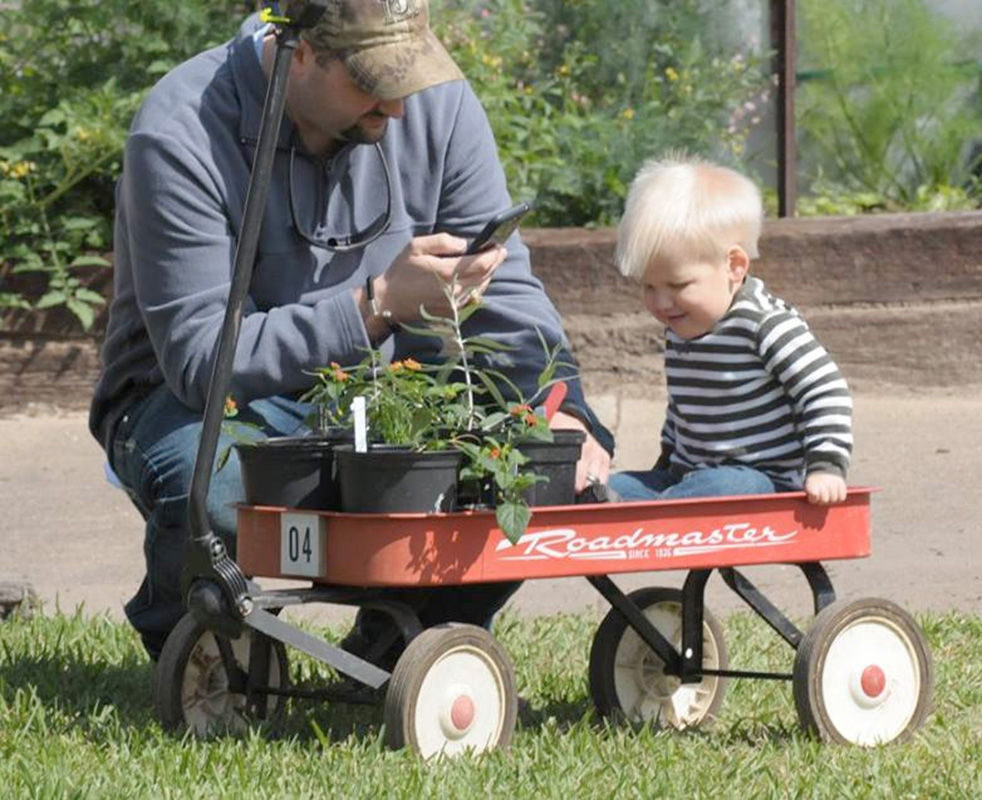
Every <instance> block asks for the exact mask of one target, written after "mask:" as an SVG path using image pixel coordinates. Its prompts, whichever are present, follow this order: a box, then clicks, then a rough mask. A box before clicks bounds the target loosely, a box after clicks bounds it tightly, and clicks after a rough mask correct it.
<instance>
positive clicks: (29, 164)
mask: <svg viewBox="0 0 982 800" xmlns="http://www.w3.org/2000/svg"><path fill="white" fill-rule="evenodd" d="M37 168H38V165H37V164H35V163H34V162H33V161H18V162H17V163H16V164H14V165H13V166H12V167H9V169H8V170H7V174H8V175H10V176H11V177H14V178H25V177H27V176H28V175H30V174H31V173H32V172H35V171H36V170H37Z"/></svg>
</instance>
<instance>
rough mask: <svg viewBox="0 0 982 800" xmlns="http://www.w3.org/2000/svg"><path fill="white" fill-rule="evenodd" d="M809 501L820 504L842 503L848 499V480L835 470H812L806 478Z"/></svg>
mask: <svg viewBox="0 0 982 800" xmlns="http://www.w3.org/2000/svg"><path fill="white" fill-rule="evenodd" d="M805 492H806V493H807V494H808V502H809V503H815V504H816V505H820V506H828V505H832V504H833V503H841V502H842V501H843V500H845V499H846V482H845V479H844V478H843V477H842V476H841V475H836V474H835V473H833V472H812V473H811V474H810V475H808V477H806V478H805Z"/></svg>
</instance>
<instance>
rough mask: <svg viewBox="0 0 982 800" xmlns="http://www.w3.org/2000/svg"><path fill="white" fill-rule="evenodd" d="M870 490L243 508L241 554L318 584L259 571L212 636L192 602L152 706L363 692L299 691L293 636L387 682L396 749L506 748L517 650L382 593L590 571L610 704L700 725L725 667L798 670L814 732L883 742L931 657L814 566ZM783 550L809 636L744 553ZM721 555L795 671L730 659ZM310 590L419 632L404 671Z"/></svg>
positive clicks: (920, 691) (203, 706)
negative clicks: (336, 508)
mask: <svg viewBox="0 0 982 800" xmlns="http://www.w3.org/2000/svg"><path fill="white" fill-rule="evenodd" d="M871 491H872V490H870V489H867V488H853V489H851V490H850V491H849V495H848V498H847V500H846V501H845V502H844V503H842V504H839V505H834V506H814V505H810V504H809V503H808V502H807V501H806V500H805V499H804V495H803V494H802V493H787V494H777V495H766V496H765V495H761V496H748V497H729V498H702V499H697V500H672V501H651V502H634V503H618V504H609V503H608V504H591V505H575V506H556V507H545V508H536V509H534V513H533V516H532V520H531V523H530V524H529V526H528V529H527V531H526V533H525V534H524V536H522V538H521V539H520V540H519V541H518V542H517V543H515V544H511V543H510V542H509V541H508V540H507V539H506V538H505V537H504V535H503V534H502V532H501V531H500V530H499V529H498V528H497V527H496V525H495V518H494V513H493V511H464V512H458V513H450V514H389V515H380V514H349V513H337V512H328V511H310V510H300V509H287V508H273V507H264V506H240V507H239V512H238V517H239V518H238V555H237V561H238V564H239V565H240V566H241V568H242V570H243V571H244V572H245V573H246V574H249V575H254V576H256V575H259V576H265V577H284V578H302V579H307V580H309V581H310V587H309V588H306V589H299V590H297V589H292V590H279V591H267V592H263V591H259V590H258V587H252V588H253V591H252V592H251V593H250V607H248V608H245V609H242V611H243V613H244V620H245V622H246V624H247V627H243V628H242V630H241V631H238V632H237V633H238V635H229V636H228V637H225V636H222V635H221V634H217V635H216V634H214V633H212V632H210V631H208V630H207V629H205V628H204V627H202V626H201V625H200V624H198V623H197V622H196V621H195V618H194V617H192V616H191V615H188V617H187V618H185V620H184V621H182V623H181V625H180V626H179V628H178V629H176V630H175V633H174V634H172V636H171V637H170V638H169V639H168V644H167V647H166V648H165V651H164V653H163V654H162V657H161V661H160V664H159V665H158V668H157V672H156V684H155V698H156V705H157V709H158V712H159V713H160V716H161V718H162V719H163V720H164V721H165V722H167V723H169V724H174V725H178V724H181V725H187V726H189V727H191V728H192V729H193V730H195V731H196V732H198V733H206V732H207V731H208V730H210V729H212V728H214V727H215V726H216V725H218V726H228V725H233V726H235V725H239V724H241V723H243V722H244V720H245V719H246V718H248V717H249V716H252V717H260V718H262V717H264V716H267V715H269V714H273V713H275V712H276V711H277V710H278V709H279V708H280V707H281V705H282V700H283V698H284V697H287V696H291V695H295V696H303V697H322V698H328V699H349V700H350V699H358V697H357V696H355V697H352V696H351V695H349V696H347V697H339V696H338V693H337V691H336V690H332V689H331V688H325V689H322V690H320V691H317V690H311V689H309V688H306V689H297V688H291V687H290V686H289V685H288V681H287V661H286V650H285V648H284V646H283V642H286V643H287V644H289V645H291V646H294V647H297V648H299V649H301V650H303V651H304V652H307V653H308V654H310V655H312V656H314V657H316V658H318V659H320V660H322V661H325V662H327V663H329V664H331V665H332V666H333V667H335V668H336V669H337V670H338V671H340V672H341V673H343V674H345V675H348V676H350V677H351V678H353V679H354V683H355V684H356V685H358V684H360V685H363V686H365V687H369V689H380V688H381V687H383V686H386V692H385V697H384V702H385V715H384V718H385V723H386V731H387V736H388V739H389V742H390V743H391V744H393V745H396V746H401V745H407V746H410V747H412V748H414V749H416V750H417V751H419V752H420V753H421V754H423V755H424V756H431V755H434V754H437V753H451V754H452V753H456V752H460V751H463V750H476V751H480V750H485V749H489V748H493V747H498V746H502V745H505V744H507V743H508V741H509V740H510V738H511V735H512V732H513V730H514V726H515V720H516V715H517V693H516V690H515V679H514V671H513V668H512V665H511V663H510V661H509V659H508V657H507V654H505V653H504V651H503V650H502V648H501V647H500V646H499V645H498V644H497V642H495V640H494V639H493V637H492V636H491V635H490V634H489V633H488V632H487V631H486V630H484V629H483V628H479V627H476V626H472V625H456V624H450V625H443V626H438V627H436V628H430V629H428V630H425V631H423V630H421V626H420V623H419V620H418V618H416V616H415V614H414V612H413V610H412V609H411V608H410V607H408V606H405V605H402V604H400V603H397V602H393V601H392V600H391V597H390V596H389V595H386V594H385V591H384V590H385V589H386V588H389V587H411V586H414V587H427V586H442V585H452V584H465V583H486V582H494V581H513V580H531V579H535V578H555V577H569V576H584V577H586V579H587V580H589V581H590V582H591V583H592V584H593V586H594V587H596V589H597V590H598V591H599V592H600V593H601V594H602V595H603V596H604V597H605V598H606V599H607V600H608V601H609V602H610V604H611V606H612V608H611V610H610V612H609V613H608V614H607V616H606V617H605V619H604V620H603V621H602V622H601V624H600V626H599V628H598V629H597V633H596V635H595V637H594V641H593V646H592V650H591V654H590V690H591V695H592V697H593V700H594V702H595V703H596V705H597V708H598V710H599V711H600V712H601V713H602V714H603V715H605V716H607V717H610V718H613V719H626V720H628V721H630V722H633V723H651V724H655V725H659V726H670V727H675V728H686V727H693V726H698V725H700V724H703V723H705V722H707V721H710V720H711V719H713V717H714V716H715V714H716V712H717V710H718V708H719V706H720V703H721V701H722V698H723V693H724V690H725V686H726V681H727V679H729V678H741V677H743V678H769V679H785V680H788V679H789V680H791V682H792V684H793V692H794V699H795V703H796V706H797V710H798V714H799V717H800V719H801V722H802V724H803V725H804V726H805V727H806V728H809V729H812V730H814V731H816V732H817V733H818V734H819V735H820V736H822V737H823V738H824V739H827V740H831V741H839V742H850V743H855V744H859V745H873V744H877V743H883V742H888V741H891V740H894V739H897V738H901V737H903V736H905V735H907V734H909V733H910V732H911V731H913V730H914V729H915V728H917V727H918V726H919V725H920V724H921V723H922V722H923V720H924V718H925V716H926V714H927V712H928V709H929V704H930V696H931V686H932V668H931V660H930V655H929V651H928V648H927V645H926V643H925V641H924V637H923V634H922V633H921V631H920V630H919V628H918V626H917V625H916V623H915V622H914V621H913V619H912V618H911V617H910V616H909V615H908V614H907V613H906V612H904V611H903V610H902V609H901V608H899V607H898V606H897V605H895V604H894V603H891V602H889V601H886V600H881V599H863V600H856V601H851V602H842V601H836V600H835V594H834V591H833V588H832V585H831V582H830V581H829V578H828V576H827V574H826V572H825V570H824V569H823V567H822V564H821V562H822V561H826V560H831V559H843V558H860V557H865V556H867V555H869V552H870V494H871ZM773 563H782V564H795V565H797V566H799V567H800V568H801V570H802V572H803V574H804V577H805V578H806V579H807V582H808V585H809V587H810V590H811V592H812V596H813V599H814V608H815V614H816V616H815V618H814V620H813V621H812V623H811V625H810V627H808V629H807V631H806V632H804V633H803V632H801V631H800V630H799V629H798V628H797V627H796V626H795V625H794V624H793V623H792V622H791V621H790V620H789V619H787V618H786V617H785V616H784V615H783V614H782V613H781V612H780V611H779V610H778V609H777V608H776V607H775V606H774V605H772V604H771V602H770V601H769V600H768V599H767V598H766V597H764V596H763V594H762V593H761V592H759V591H758V590H757V589H756V587H754V585H753V584H752V583H751V582H750V581H749V580H748V579H747V578H746V577H745V576H744V574H743V573H742V572H740V571H738V569H737V568H738V567H745V566H751V565H755V564H773ZM678 569H684V570H688V576H687V578H686V580H685V582H684V586H683V587H682V588H681V589H674V588H665V587H649V588H644V589H640V590H637V591H634V592H631V593H630V594H624V593H623V592H621V590H620V589H619V588H618V587H617V585H616V583H615V582H614V580H613V579H612V578H611V576H613V575H616V574H618V573H625V572H649V571H657V570H678ZM713 570H718V571H719V572H720V574H721V576H722V577H723V579H724V581H725V582H726V583H727V584H728V586H729V587H730V588H731V589H732V590H733V591H734V592H736V593H737V594H738V595H739V596H740V597H741V598H742V599H743V600H744V601H745V602H746V603H747V604H748V605H749V606H750V608H751V609H753V611H755V612H756V613H757V614H758V615H759V616H761V617H762V618H763V619H764V620H765V621H766V622H767V623H768V624H769V625H770V626H771V627H772V628H773V629H774V630H775V631H776V632H777V633H778V634H779V635H780V636H781V637H782V638H783V639H785V640H786V641H787V642H788V644H790V645H791V646H792V647H793V648H794V649H795V650H796V655H795V658H794V664H793V669H792V671H791V672H790V673H765V672H751V671H747V670H739V669H731V668H730V666H729V663H728V658H727V649H726V645H725V642H724V640H723V635H722V629H721V627H720V625H719V623H718V622H717V620H716V618H715V617H714V616H713V615H712V614H711V613H710V611H709V610H708V609H706V608H705V606H704V603H703V590H704V587H705V585H706V581H707V580H708V578H709V576H710V574H711V573H712V571H713ZM309 602H328V603H344V604H351V605H358V606H367V607H372V608H380V609H382V610H384V611H387V612H388V613H389V614H390V615H391V617H392V618H393V620H394V622H395V628H397V629H398V632H399V635H401V636H402V637H403V638H404V639H405V641H406V642H407V646H406V649H405V650H404V652H403V654H402V656H400V658H399V660H398V662H397V663H396V665H395V667H394V669H393V670H392V672H391V673H389V672H387V671H386V670H383V669H380V668H378V667H376V666H374V665H373V664H371V663H369V662H368V661H365V660H362V659H360V658H357V657H355V656H353V655H351V654H349V653H347V652H345V651H343V650H341V649H339V648H337V647H334V646H332V645H330V644H328V643H326V642H324V641H322V640H320V639H318V638H316V637H313V636H311V635H309V634H307V633H305V632H303V631H300V630H299V629H297V628H294V627H292V626H290V625H289V624H288V623H286V622H283V621H281V620H279V619H278V618H277V617H276V616H275V614H274V613H270V610H276V609H279V608H282V607H284V606H287V605H293V604H298V603H309ZM256 632H258V633H259V634H260V635H256ZM388 643H391V640H390V642H383V643H382V645H381V646H385V645H386V644H388ZM350 683H351V682H350V681H349V684H350ZM355 695H357V692H356V693H355ZM362 695H364V691H363V692H362ZM375 696H376V697H377V696H378V694H377V693H376V694H375Z"/></svg>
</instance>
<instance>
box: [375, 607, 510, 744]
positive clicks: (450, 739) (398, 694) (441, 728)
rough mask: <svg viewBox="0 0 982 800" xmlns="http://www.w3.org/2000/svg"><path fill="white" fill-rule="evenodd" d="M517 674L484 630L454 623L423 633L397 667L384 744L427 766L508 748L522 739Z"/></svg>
mask: <svg viewBox="0 0 982 800" xmlns="http://www.w3.org/2000/svg"><path fill="white" fill-rule="evenodd" d="M517 716H518V693H517V691H516V689H515V672H514V669H513V667H512V664H511V661H510V660H509V659H508V656H507V655H506V654H505V652H504V651H503V650H502V649H501V646H500V645H499V644H498V643H497V642H496V641H495V640H494V638H493V637H492V636H491V634H490V633H488V632H487V631H486V630H484V628H479V627H477V626H476V625H463V624H459V623H449V624H446V625H438V626H436V627H433V628H428V629H427V630H425V631H423V632H422V633H420V634H419V635H418V636H417V637H416V638H415V639H413V640H412V641H411V642H410V643H409V645H408V646H407V647H406V650H405V651H404V652H403V654H402V655H401V656H400V657H399V660H398V661H397V662H396V666H395V670H393V672H392V678H391V680H390V681H389V688H388V691H387V692H386V695H385V713H384V719H385V738H386V743H387V744H388V745H389V746H390V747H394V748H399V747H409V748H411V749H413V750H415V751H416V752H418V753H419V754H420V755H421V756H422V757H423V758H430V757H432V756H435V755H438V754H445V755H458V754H460V753H463V752H465V751H468V750H470V751H471V752H474V753H480V752H483V751H486V750H492V749H494V748H496V747H507V745H508V743H509V742H510V741H511V737H512V734H513V733H514V731H515V720H516V718H517Z"/></svg>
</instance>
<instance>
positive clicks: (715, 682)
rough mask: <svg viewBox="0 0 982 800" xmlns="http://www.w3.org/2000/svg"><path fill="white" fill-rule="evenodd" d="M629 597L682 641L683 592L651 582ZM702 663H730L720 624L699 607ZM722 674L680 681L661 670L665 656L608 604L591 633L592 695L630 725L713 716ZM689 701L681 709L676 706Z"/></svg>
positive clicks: (680, 723) (699, 721) (722, 689)
mask: <svg viewBox="0 0 982 800" xmlns="http://www.w3.org/2000/svg"><path fill="white" fill-rule="evenodd" d="M628 597H629V598H630V599H631V600H633V601H634V603H635V604H636V605H637V606H638V608H640V609H641V610H642V611H643V612H644V613H645V615H646V616H647V617H648V619H649V620H651V622H652V623H653V624H654V626H655V627H656V628H657V629H658V630H659V632H660V633H661V634H662V635H664V636H665V638H667V639H668V640H669V641H670V642H672V644H674V645H675V646H676V647H677V648H679V649H681V646H682V592H681V591H679V590H678V589H669V588H665V587H659V586H652V587H647V588H644V589H638V590H636V591H633V592H631V593H630V594H628ZM702 630H703V660H702V663H703V666H704V667H705V668H707V669H726V668H727V665H728V663H729V661H728V658H727V652H726V642H725V641H724V639H723V629H722V627H721V626H720V624H719V622H718V621H717V620H716V618H715V617H714V616H713V615H712V614H711V613H710V612H709V609H705V608H704V609H703V624H702ZM726 683H727V681H726V679H725V678H721V677H718V676H711V675H706V676H703V679H702V681H700V682H699V683H693V684H682V683H681V682H680V681H679V679H678V678H676V677H674V676H669V675H665V674H664V662H663V661H662V660H661V659H660V658H659V657H658V656H657V655H656V654H655V652H654V651H653V650H652V649H651V648H650V647H648V646H647V645H646V644H645V643H644V641H643V640H642V639H641V637H640V636H638V634H637V633H636V632H635V631H634V629H633V628H631V627H630V626H629V625H628V624H627V621H626V620H625V619H624V617H623V616H621V614H620V613H619V612H618V611H617V610H616V609H611V610H610V611H609V612H608V613H607V616H606V617H604V619H603V621H602V622H601V623H600V627H599V628H597V633H596V635H595V636H594V637H593V647H592V648H591V649H590V696H591V697H592V698H593V702H594V704H595V705H596V707H597V711H599V712H600V714H601V715H602V716H603V717H606V718H607V719H609V720H611V721H612V722H627V723H628V724H631V725H654V726H655V727H658V728H668V727H671V728H675V729H677V730H682V729H684V728H694V727H699V726H704V725H708V724H711V723H712V722H713V721H715V719H716V715H717V713H718V711H719V707H720V705H721V704H722V702H723V696H724V694H725V693H726ZM683 703H686V704H687V707H686V708H685V710H684V711H683V713H682V714H680V713H679V708H680V706H681V705H682V704H683Z"/></svg>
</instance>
